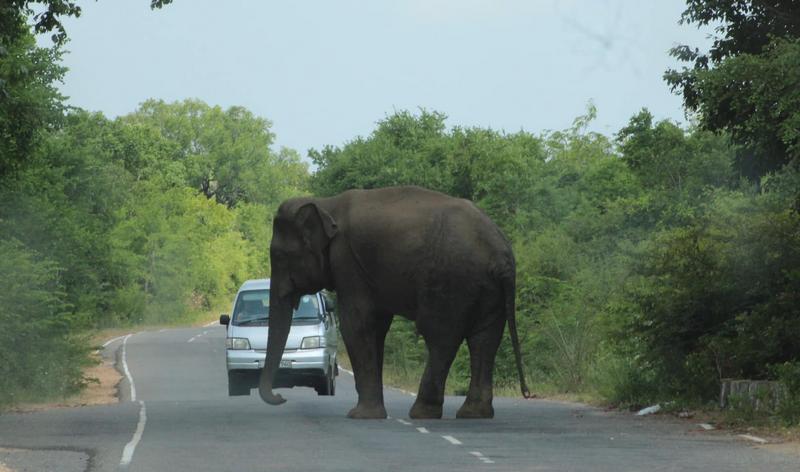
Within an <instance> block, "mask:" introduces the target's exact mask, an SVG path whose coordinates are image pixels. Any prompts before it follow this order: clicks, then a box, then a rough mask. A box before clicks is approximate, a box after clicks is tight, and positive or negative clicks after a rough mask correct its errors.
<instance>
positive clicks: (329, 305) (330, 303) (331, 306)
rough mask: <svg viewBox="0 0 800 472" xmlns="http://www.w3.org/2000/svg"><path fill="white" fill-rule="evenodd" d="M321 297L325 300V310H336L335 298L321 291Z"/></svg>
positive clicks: (331, 311)
mask: <svg viewBox="0 0 800 472" xmlns="http://www.w3.org/2000/svg"><path fill="white" fill-rule="evenodd" d="M322 299H323V301H324V302H325V311H326V312H327V313H333V312H335V311H336V298H335V297H334V296H333V295H332V294H331V293H329V292H322Z"/></svg>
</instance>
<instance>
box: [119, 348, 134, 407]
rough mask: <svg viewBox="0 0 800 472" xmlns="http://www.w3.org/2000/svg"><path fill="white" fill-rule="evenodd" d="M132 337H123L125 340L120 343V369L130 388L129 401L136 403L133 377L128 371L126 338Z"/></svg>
mask: <svg viewBox="0 0 800 472" xmlns="http://www.w3.org/2000/svg"><path fill="white" fill-rule="evenodd" d="M131 336H133V335H132V334H129V335H127V336H125V339H124V340H123V341H122V369H123V371H124V372H125V377H127V379H128V384H130V386H131V401H132V402H135V401H136V385H134V383H133V377H132V376H131V371H130V370H129V369H128V349H127V347H128V338H130V337H131Z"/></svg>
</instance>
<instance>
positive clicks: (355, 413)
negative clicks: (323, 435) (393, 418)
mask: <svg viewBox="0 0 800 472" xmlns="http://www.w3.org/2000/svg"><path fill="white" fill-rule="evenodd" d="M347 417H348V418H352V419H357V420H382V419H386V408H384V407H383V405H371V406H368V405H362V404H360V403H359V404H358V405H356V407H355V408H353V409H352V410H350V412H349V413H347Z"/></svg>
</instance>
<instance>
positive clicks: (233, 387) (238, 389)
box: [228, 372, 250, 397]
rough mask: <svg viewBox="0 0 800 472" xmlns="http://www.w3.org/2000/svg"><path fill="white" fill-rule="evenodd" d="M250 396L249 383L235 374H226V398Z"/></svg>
mask: <svg viewBox="0 0 800 472" xmlns="http://www.w3.org/2000/svg"><path fill="white" fill-rule="evenodd" d="M246 395H250V383H249V382H247V379H244V378H242V376H241V375H238V374H236V373H235V372H228V396H229V397H240V396H246Z"/></svg>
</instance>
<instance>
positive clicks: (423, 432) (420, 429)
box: [417, 428, 430, 434]
mask: <svg viewBox="0 0 800 472" xmlns="http://www.w3.org/2000/svg"><path fill="white" fill-rule="evenodd" d="M417 431H419V432H420V433H422V434H428V433H429V432H430V431H428V430H427V429H425V428H417Z"/></svg>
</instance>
